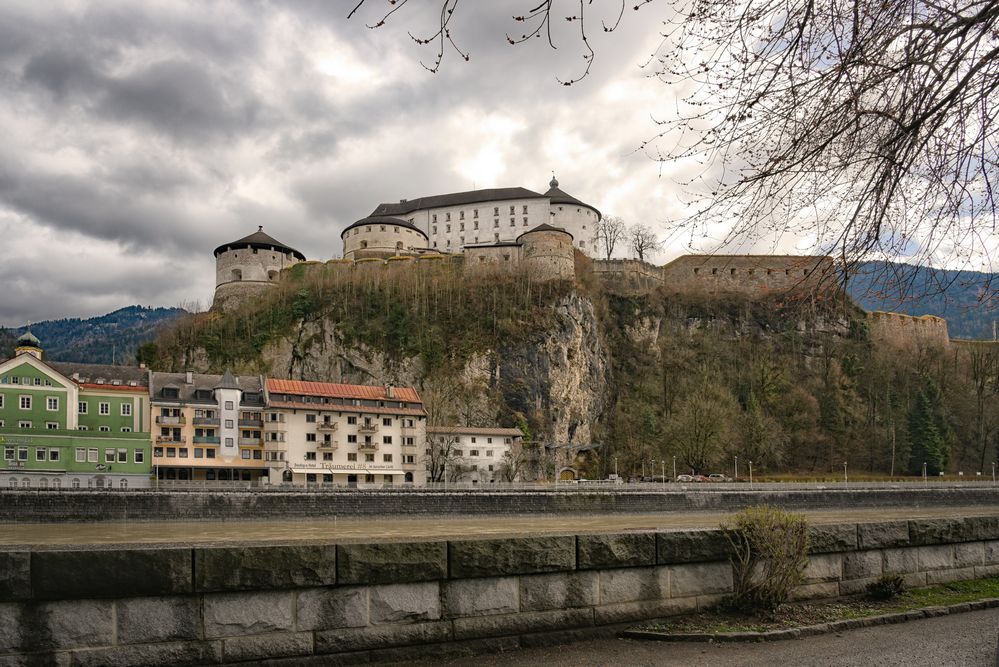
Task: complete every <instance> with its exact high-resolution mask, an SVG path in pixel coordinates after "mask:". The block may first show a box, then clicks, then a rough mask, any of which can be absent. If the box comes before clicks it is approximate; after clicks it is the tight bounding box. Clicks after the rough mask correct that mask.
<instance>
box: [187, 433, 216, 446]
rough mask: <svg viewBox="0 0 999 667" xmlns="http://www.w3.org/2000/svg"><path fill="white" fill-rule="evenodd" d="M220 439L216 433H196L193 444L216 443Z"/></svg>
mask: <svg viewBox="0 0 999 667" xmlns="http://www.w3.org/2000/svg"><path fill="white" fill-rule="evenodd" d="M221 442H222V439H221V438H220V437H219V436H217V435H196V436H194V444H196V445H218V444H221Z"/></svg>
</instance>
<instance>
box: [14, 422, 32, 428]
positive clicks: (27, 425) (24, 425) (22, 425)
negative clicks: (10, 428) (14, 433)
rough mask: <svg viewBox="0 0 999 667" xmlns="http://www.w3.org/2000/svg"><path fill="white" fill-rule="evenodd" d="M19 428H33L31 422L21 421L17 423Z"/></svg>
mask: <svg viewBox="0 0 999 667" xmlns="http://www.w3.org/2000/svg"><path fill="white" fill-rule="evenodd" d="M17 427H18V428H31V422H29V421H19V422H17Z"/></svg>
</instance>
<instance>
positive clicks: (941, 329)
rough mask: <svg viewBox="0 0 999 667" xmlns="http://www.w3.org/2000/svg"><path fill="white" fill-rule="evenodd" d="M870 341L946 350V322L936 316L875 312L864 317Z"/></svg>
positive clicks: (947, 335)
mask: <svg viewBox="0 0 999 667" xmlns="http://www.w3.org/2000/svg"><path fill="white" fill-rule="evenodd" d="M867 326H868V330H869V331H870V335H871V340H872V341H874V342H877V343H884V344H888V345H892V346H894V347H899V348H903V349H920V348H923V349H925V348H945V347H947V346H948V345H950V334H949V333H948V331H947V320H945V319H943V318H942V317H936V316H935V315H906V314H904V313H889V312H884V311H874V312H871V313H868V314H867Z"/></svg>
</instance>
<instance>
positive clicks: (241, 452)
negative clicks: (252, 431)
mask: <svg viewBox="0 0 999 667" xmlns="http://www.w3.org/2000/svg"><path fill="white" fill-rule="evenodd" d="M239 457H240V458H241V459H243V460H245V461H249V460H250V450H249V449H241V450H239Z"/></svg>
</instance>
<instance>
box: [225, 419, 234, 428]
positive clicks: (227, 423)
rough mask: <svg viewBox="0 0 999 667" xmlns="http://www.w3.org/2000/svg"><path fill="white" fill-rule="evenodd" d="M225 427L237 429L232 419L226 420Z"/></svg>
mask: <svg viewBox="0 0 999 667" xmlns="http://www.w3.org/2000/svg"><path fill="white" fill-rule="evenodd" d="M225 427H226V428H235V424H234V423H233V421H232V420H231V419H226V420H225Z"/></svg>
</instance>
